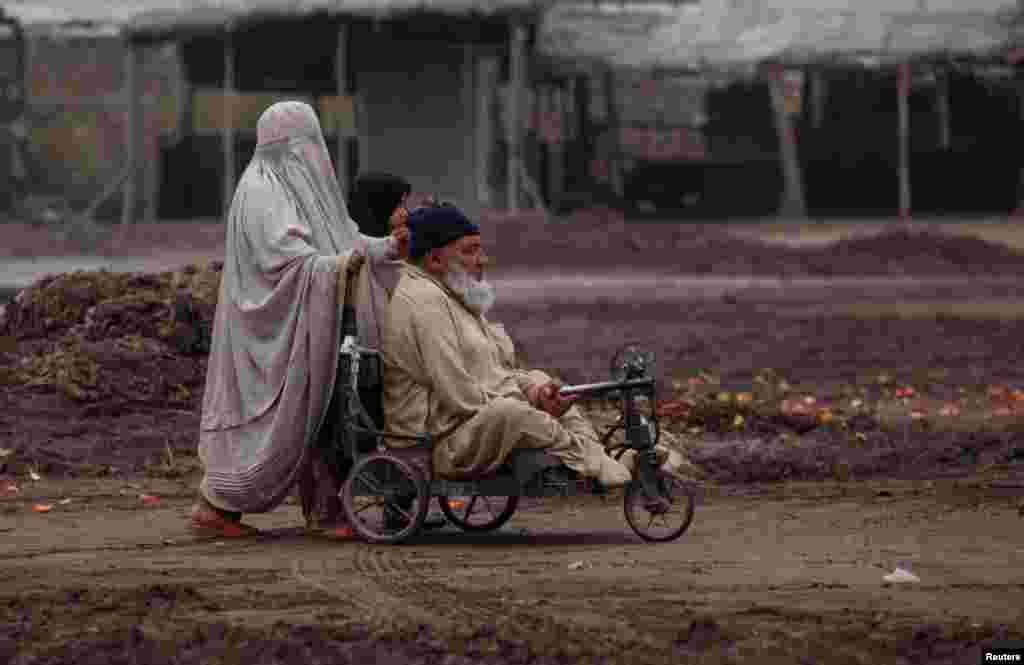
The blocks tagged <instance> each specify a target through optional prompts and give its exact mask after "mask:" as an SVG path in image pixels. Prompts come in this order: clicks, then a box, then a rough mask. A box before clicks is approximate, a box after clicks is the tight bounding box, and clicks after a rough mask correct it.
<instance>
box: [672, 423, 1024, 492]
mask: <svg viewBox="0 0 1024 665" xmlns="http://www.w3.org/2000/svg"><path fill="white" fill-rule="evenodd" d="M857 434H859V435H860V437H861V438H859V439H858V438H856V435H857ZM1021 435H1022V432H1016V431H1013V432H1004V433H968V434H963V433H958V432H928V431H926V430H924V429H922V428H914V429H913V430H909V429H908V430H907V431H893V430H885V429H876V430H874V431H868V432H867V433H865V432H864V431H861V432H857V433H854V435H853V436H851V432H839V431H834V430H829V429H827V428H818V429H815V430H813V431H811V432H809V433H807V434H805V435H804V436H802V437H799V438H796V437H786V436H778V437H774V438H768V437H761V436H750V435H747V436H740V435H736V434H733V435H708V436H705V437H703V438H702V439H701V440H700V441H699V442H698V443H697V444H696V445H693V446H689V447H688V448H687V453H688V455H689V457H690V460H691V461H692V462H693V463H694V464H696V465H698V466H699V467H700V468H701V470H702V471H703V473H704V474H705V477H707V478H708V479H711V480H714V481H716V482H719V483H772V482H781V481H790V480H794V481H800V480H804V481H807V480H849V479H867V478H883V477H890V478H910V479H924V478H939V477H944V476H948V477H958V476H961V475H964V474H967V473H969V472H970V471H971V470H973V469H977V468H978V467H979V466H980V467H984V466H988V465H994V464H1008V463H1014V462H1015V459H1016V457H1017V456H1018V455H1019V451H1018V446H1019V441H1020V437H1021Z"/></svg>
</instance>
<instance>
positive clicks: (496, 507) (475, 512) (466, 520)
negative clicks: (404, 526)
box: [437, 494, 519, 532]
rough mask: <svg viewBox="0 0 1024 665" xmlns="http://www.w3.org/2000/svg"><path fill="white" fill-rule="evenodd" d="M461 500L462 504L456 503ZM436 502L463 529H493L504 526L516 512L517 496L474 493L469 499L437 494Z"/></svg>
mask: <svg viewBox="0 0 1024 665" xmlns="http://www.w3.org/2000/svg"><path fill="white" fill-rule="evenodd" d="M457 501H459V502H462V505H459V504H458V503H456V502H457ZM437 504H438V505H439V506H441V512H442V513H444V516H445V517H447V518H448V521H450V522H451V523H452V524H454V525H455V526H457V527H459V528H460V529H462V530H463V531H475V532H481V531H494V530H495V529H500V528H501V527H502V526H504V524H505V522H508V520H509V518H510V517H512V513H514V512H516V506H518V505H519V497H518V496H516V495H513V496H482V495H479V494H474V495H473V496H471V497H469V499H462V498H459V499H455V498H454V497H447V496H439V497H437Z"/></svg>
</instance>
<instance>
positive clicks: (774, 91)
mask: <svg viewBox="0 0 1024 665" xmlns="http://www.w3.org/2000/svg"><path fill="white" fill-rule="evenodd" d="M766 71H767V74H768V89H769V92H770V94H771V102H772V115H774V117H775V129H776V132H777V133H778V137H779V157H780V159H781V160H782V177H783V183H784V187H783V192H782V201H781V202H780V204H779V212H778V214H779V216H781V217H785V218H788V219H805V218H806V217H807V203H806V201H805V200H804V184H803V174H802V173H801V169H800V157H799V155H798V153H797V144H796V131H795V130H794V128H793V123H792V121H791V120H790V117H789V114H788V113H787V112H786V103H785V96H784V88H783V86H784V85H785V80H784V76H785V69H783V67H782V66H781V65H770V66H769V67H768V68H767V70H766Z"/></svg>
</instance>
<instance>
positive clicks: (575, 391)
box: [558, 377, 655, 397]
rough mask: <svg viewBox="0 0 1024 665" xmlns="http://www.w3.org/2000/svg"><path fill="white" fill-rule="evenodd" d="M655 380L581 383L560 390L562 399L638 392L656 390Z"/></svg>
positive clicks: (650, 378) (647, 378)
mask: <svg viewBox="0 0 1024 665" xmlns="http://www.w3.org/2000/svg"><path fill="white" fill-rule="evenodd" d="M654 383H655V382H654V378H653V377H644V378H642V379H628V380H626V381H602V382H600V383H580V384H577V385H575V386H562V387H561V388H560V389H559V390H558V394H559V396H561V397H568V396H569V395H583V394H587V395H594V396H597V395H602V394H604V393H610V392H615V391H618V390H637V389H643V388H648V389H650V388H654Z"/></svg>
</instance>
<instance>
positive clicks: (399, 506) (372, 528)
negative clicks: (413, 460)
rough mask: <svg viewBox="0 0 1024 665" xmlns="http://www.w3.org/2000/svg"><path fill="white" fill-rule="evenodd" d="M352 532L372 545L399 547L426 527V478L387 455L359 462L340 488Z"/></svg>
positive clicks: (401, 460)
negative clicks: (393, 545)
mask: <svg viewBox="0 0 1024 665" xmlns="http://www.w3.org/2000/svg"><path fill="white" fill-rule="evenodd" d="M341 506H342V509H343V510H344V512H345V516H346V517H347V518H348V522H349V524H351V525H352V529H353V530H354V531H355V532H356V533H358V534H359V535H360V536H361V537H362V538H363V539H364V540H367V541H369V542H371V543H382V544H389V545H392V544H396V543H400V542H402V541H403V540H405V539H406V538H408V537H410V536H412V535H415V534H416V533H417V532H419V530H420V529H421V528H422V527H423V521H424V520H425V519H426V517H427V510H428V508H429V507H430V491H429V488H428V486H427V481H426V480H425V479H424V478H423V474H422V473H420V472H419V470H417V469H416V468H415V467H414V466H412V465H411V464H409V463H408V462H407V461H405V460H403V459H399V458H398V457H395V456H394V455H389V454H387V453H381V454H372V455H368V456H367V457H364V458H362V459H361V460H359V461H358V462H356V464H355V466H353V467H352V470H351V471H350V472H349V474H348V478H347V479H346V480H345V483H344V485H342V488H341Z"/></svg>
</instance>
